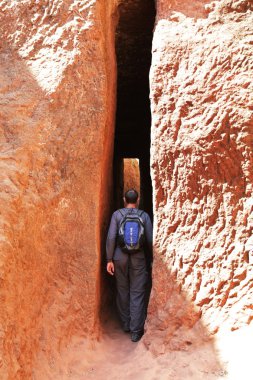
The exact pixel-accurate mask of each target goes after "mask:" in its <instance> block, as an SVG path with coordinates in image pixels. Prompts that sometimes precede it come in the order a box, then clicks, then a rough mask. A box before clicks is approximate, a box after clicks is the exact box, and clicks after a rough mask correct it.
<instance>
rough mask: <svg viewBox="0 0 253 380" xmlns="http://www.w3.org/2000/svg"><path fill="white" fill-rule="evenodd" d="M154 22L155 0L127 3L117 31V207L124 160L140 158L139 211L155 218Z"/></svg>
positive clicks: (115, 162)
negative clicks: (151, 92) (151, 90)
mask: <svg viewBox="0 0 253 380" xmlns="http://www.w3.org/2000/svg"><path fill="white" fill-rule="evenodd" d="M154 22H155V4H154V1H153V0H124V1H122V2H121V4H120V5H119V22H118V27H117V30H116V55H117V67H118V80H117V113H116V130H115V147H114V200H115V204H114V207H115V208H118V207H121V206H122V196H123V183H122V178H123V177H122V176H123V161H122V160H123V159H124V158H125V159H126V158H138V159H139V167H140V195H141V197H140V198H141V203H140V208H143V209H144V210H145V211H147V212H148V213H149V215H150V217H151V218H152V185H151V178H150V127H151V113H150V101H149V70H150V66H151V47H152V38H153V28H154Z"/></svg>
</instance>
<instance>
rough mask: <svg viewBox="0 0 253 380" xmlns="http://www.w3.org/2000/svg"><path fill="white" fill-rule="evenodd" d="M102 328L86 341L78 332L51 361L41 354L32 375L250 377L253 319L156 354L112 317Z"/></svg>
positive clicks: (78, 378)
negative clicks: (93, 339)
mask: <svg viewBox="0 0 253 380" xmlns="http://www.w3.org/2000/svg"><path fill="white" fill-rule="evenodd" d="M104 329H105V330H104V333H103V335H102V338H101V341H100V342H95V343H94V342H93V343H91V342H88V343H87V342H84V341H82V340H80V338H79V339H78V338H77V339H76V341H75V342H74V343H73V345H72V346H71V347H68V348H66V349H65V350H62V352H61V355H60V356H59V357H56V356H54V357H52V358H51V361H50V362H48V360H47V361H44V360H43V358H41V361H40V365H39V367H38V368H37V370H36V371H35V373H34V379H35V380H48V379H54V380H67V379H68V380H69V379H73V380H83V379H93V380H100V379H101V380H102V379H103V380H119V379H121V380H130V379H131V380H132V379H140V380H201V379H205V380H214V379H215V380H218V379H221V380H252V379H253V373H252V367H253V360H252V358H251V356H252V341H253V339H252V337H253V334H252V333H253V325H252V327H247V328H245V329H241V330H239V331H235V332H233V333H231V332H230V333H226V334H225V333H220V334H219V335H217V336H216V337H215V338H214V339H213V340H212V342H208V343H204V344H201V345H199V346H196V345H195V346H194V345H192V346H190V347H189V349H187V350H185V351H174V352H169V353H166V354H163V355H161V356H159V357H154V356H153V355H152V354H151V353H150V352H149V351H147V350H146V348H145V346H144V344H143V342H142V341H140V342H138V343H132V342H131V340H130V335H129V334H126V333H124V332H122V331H121V330H120V328H119V326H118V324H117V323H116V322H115V321H108V322H107V323H106V325H105V327H104ZM154 339H155V338H154ZM56 363H57V365H56Z"/></svg>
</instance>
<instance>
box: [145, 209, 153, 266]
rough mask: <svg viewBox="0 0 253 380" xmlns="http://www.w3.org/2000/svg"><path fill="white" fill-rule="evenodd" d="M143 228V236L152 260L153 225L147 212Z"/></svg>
mask: <svg viewBox="0 0 253 380" xmlns="http://www.w3.org/2000/svg"><path fill="white" fill-rule="evenodd" d="M144 229H145V238H146V243H147V248H148V251H149V254H150V257H151V260H153V226H152V223H151V220H150V217H149V215H148V214H147V213H146V218H145V222H144Z"/></svg>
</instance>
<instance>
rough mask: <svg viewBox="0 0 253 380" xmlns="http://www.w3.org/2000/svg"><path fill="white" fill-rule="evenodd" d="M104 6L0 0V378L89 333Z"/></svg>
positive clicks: (108, 60) (107, 143) (103, 176)
mask: <svg viewBox="0 0 253 380" xmlns="http://www.w3.org/2000/svg"><path fill="white" fill-rule="evenodd" d="M112 4H113V2H105V1H102V2H101V1H95V0H90V1H87V0H85V1H79V0H74V1H70V0H67V1H61V0H53V1H50V2H49V1H46V0H43V1H27V0H20V1H15V0H12V1H5V0H4V1H0V12H1V20H0V27H1V51H0V53H1V57H0V64H1V65H0V81H1V94H0V114H1V120H0V123H1V156H0V165H1V171H0V173H1V174H0V176H1V198H0V209H1V217H0V223H1V235H0V245H1V259H0V276H1V311H0V322H1V342H0V343H1V346H0V351H1V365H0V378H1V379H8V380H11V379H15V380H16V379H31V378H33V377H32V376H33V375H34V376H35V375H36V367H37V366H39V364H40V362H41V361H42V360H43V356H45V357H46V358H47V361H48V363H50V366H51V369H52V371H53V370H54V368H55V367H56V366H57V358H56V357H55V349H56V348H57V352H58V353H59V352H61V349H62V348H64V347H66V346H67V345H68V344H70V343H71V339H72V337H74V336H75V337H76V336H83V337H85V336H91V335H92V334H97V332H98V328H99V327H98V307H99V299H100V284H99V276H100V244H101V227H102V228H103V226H101V221H102V220H103V218H104V214H105V212H107V206H106V202H107V199H106V195H105V194H107V192H106V191H107V189H108V186H109V185H110V171H109V163H110V162H111V155H112V144H113V125H114V114H115V108H114V99H115V78H116V75H115V59H114V32H113V29H114V28H113V23H114V21H113V18H112V13H113V5H112ZM101 192H103V197H102V196H101ZM38 354H39V356H38ZM32 368H33V369H34V371H35V372H33V371H32ZM41 376H42V375H41ZM35 378H38V379H39V378H40V379H41V378H42V377H36V376H35Z"/></svg>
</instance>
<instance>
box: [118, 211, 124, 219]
mask: <svg viewBox="0 0 253 380" xmlns="http://www.w3.org/2000/svg"><path fill="white" fill-rule="evenodd" d="M118 211H119V213H120V215H121V216H122V217H123V216H125V215H124V214H123V213H122V212H121V209H119V210H118Z"/></svg>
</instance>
